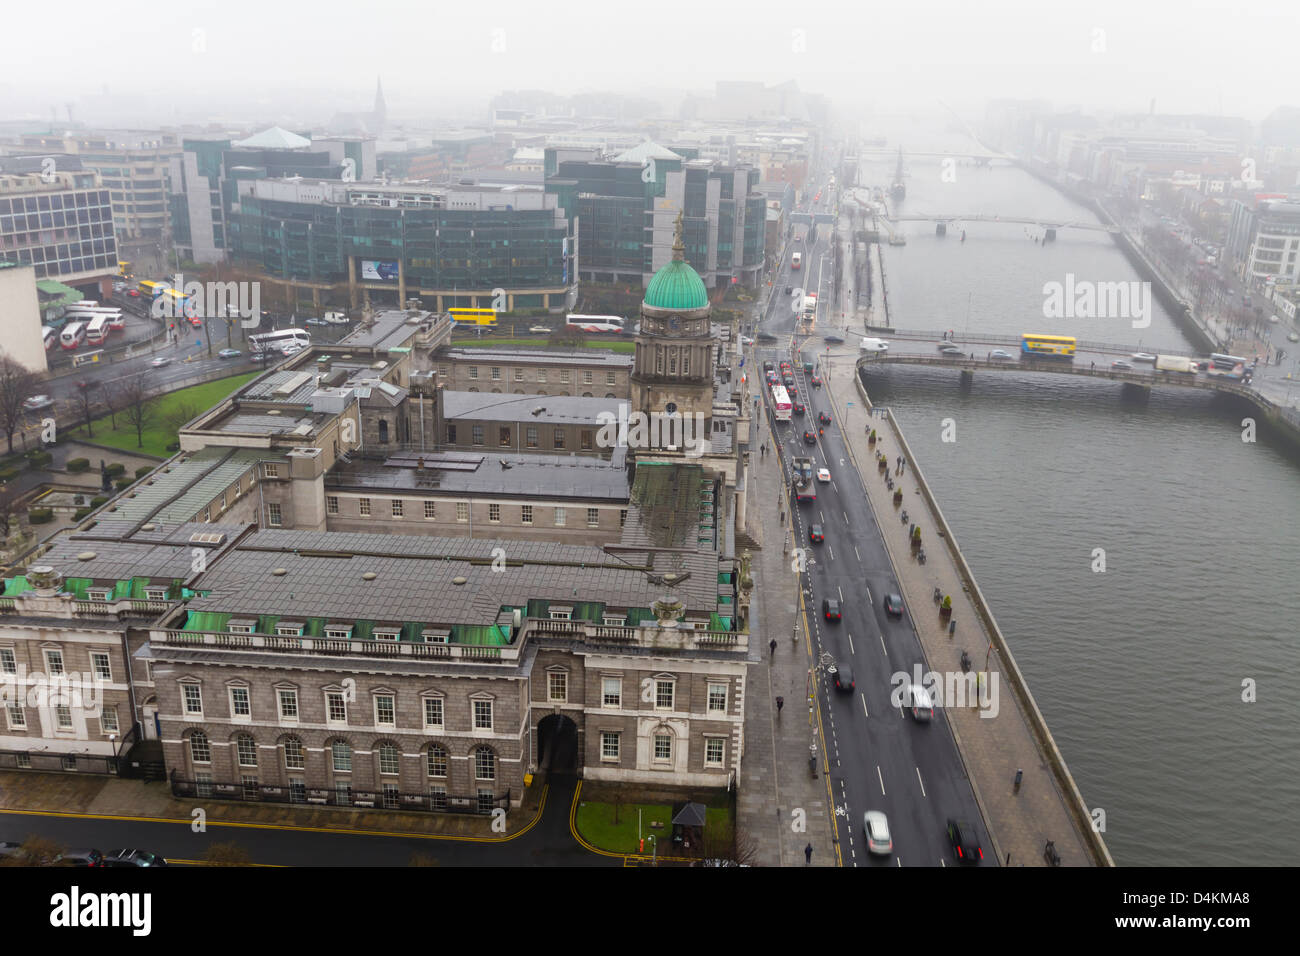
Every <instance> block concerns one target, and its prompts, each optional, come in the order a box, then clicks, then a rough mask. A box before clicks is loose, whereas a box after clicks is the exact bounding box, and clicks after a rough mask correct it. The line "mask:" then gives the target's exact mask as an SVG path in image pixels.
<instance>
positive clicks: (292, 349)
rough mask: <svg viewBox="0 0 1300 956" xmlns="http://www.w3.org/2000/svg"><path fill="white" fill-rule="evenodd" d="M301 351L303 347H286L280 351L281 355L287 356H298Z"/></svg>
mask: <svg viewBox="0 0 1300 956" xmlns="http://www.w3.org/2000/svg"><path fill="white" fill-rule="evenodd" d="M301 351H302V346H301V345H286V346H285V347H284V348H282V349H281V350H280V352H281V354H283V355H286V356H288V355H297V354H298V353H299V352H301Z"/></svg>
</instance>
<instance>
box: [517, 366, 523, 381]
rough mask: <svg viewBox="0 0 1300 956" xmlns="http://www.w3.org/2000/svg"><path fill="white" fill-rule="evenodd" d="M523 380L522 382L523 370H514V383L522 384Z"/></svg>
mask: <svg viewBox="0 0 1300 956" xmlns="http://www.w3.org/2000/svg"><path fill="white" fill-rule="evenodd" d="M523 380H524V370H523V369H521V368H517V369H515V381H516V382H522V381H523Z"/></svg>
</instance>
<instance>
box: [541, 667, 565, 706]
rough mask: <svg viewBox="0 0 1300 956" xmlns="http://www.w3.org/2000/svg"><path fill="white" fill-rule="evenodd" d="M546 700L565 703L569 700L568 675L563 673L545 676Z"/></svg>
mask: <svg viewBox="0 0 1300 956" xmlns="http://www.w3.org/2000/svg"><path fill="white" fill-rule="evenodd" d="M546 699H547V700H556V701H567V700H568V699H569V675H568V674H565V673H564V672H563V671H560V672H553V673H550V674H547V675H546Z"/></svg>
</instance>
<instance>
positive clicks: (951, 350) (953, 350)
mask: <svg viewBox="0 0 1300 956" xmlns="http://www.w3.org/2000/svg"><path fill="white" fill-rule="evenodd" d="M939 354H940V355H946V356H948V357H949V358H951V357H953V356H957V357H958V358H960V357H961V356H963V355H965V354H966V353H965V352H963V351H962V350H961V349H959V348H957V346H955V345H945V346H944V347H943V348H941V349H939Z"/></svg>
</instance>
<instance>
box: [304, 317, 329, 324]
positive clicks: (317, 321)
mask: <svg viewBox="0 0 1300 956" xmlns="http://www.w3.org/2000/svg"><path fill="white" fill-rule="evenodd" d="M303 324H304V325H324V324H325V320H324V319H318V318H316V317H315V316H312V317H311V318H310V319H308V320H307V321H306V322H304V323H303Z"/></svg>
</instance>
